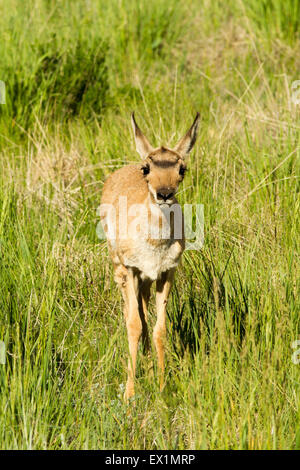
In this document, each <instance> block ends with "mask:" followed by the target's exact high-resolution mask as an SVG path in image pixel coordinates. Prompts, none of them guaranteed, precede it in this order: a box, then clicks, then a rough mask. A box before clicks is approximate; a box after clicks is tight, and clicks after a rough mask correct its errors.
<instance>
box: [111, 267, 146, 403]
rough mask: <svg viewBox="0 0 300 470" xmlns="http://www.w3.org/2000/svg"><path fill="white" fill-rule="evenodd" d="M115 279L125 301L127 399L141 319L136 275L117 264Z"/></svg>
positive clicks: (131, 392)
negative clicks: (127, 358) (127, 353)
mask: <svg viewBox="0 0 300 470" xmlns="http://www.w3.org/2000/svg"><path fill="white" fill-rule="evenodd" d="M115 279H116V281H117V282H118V284H119V285H120V287H121V291H122V294H123V298H124V303H125V308H124V313H125V320H126V326H127V335H128V345H129V361H128V378H127V384H126V390H125V398H126V400H127V399H128V398H130V397H132V396H133V395H134V378H135V369H136V356H137V350H138V344H139V339H140V337H141V333H142V321H141V319H140V314H139V305H138V299H137V295H138V288H137V279H136V275H135V274H134V272H133V271H132V269H130V268H126V267H125V266H122V265H119V266H118V267H117V268H116V271H115Z"/></svg>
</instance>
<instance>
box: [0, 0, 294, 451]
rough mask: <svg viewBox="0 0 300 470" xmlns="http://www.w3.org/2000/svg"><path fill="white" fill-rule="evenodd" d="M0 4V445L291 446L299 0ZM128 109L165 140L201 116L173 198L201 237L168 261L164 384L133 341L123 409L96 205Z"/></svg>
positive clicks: (117, 341) (117, 313)
mask: <svg viewBox="0 0 300 470" xmlns="http://www.w3.org/2000/svg"><path fill="white" fill-rule="evenodd" d="M2 6H3V8H2V11H3V14H2V15H1V18H0V27H1V32H2V36H3V40H4V41H5V47H4V49H3V50H2V58H1V62H0V79H1V80H3V81H5V83H6V92H7V96H6V98H7V104H6V105H0V148H1V172H0V257H1V264H0V285H1V296H0V339H1V340H3V341H4V342H5V345H6V350H7V354H6V364H5V365H0V387H1V393H0V447H1V448H3V449H85V448H86V449H96V448H100V449H112V448H115V449H140V448H146V449H153V448H154V449H195V448H196V449H200V448H201V449H224V448H225V449H283V448H288V449H296V448H299V447H300V428H299V416H300V415H299V409H300V408H299V379H300V377H299V371H300V365H297V364H294V363H293V362H292V354H293V353H294V352H295V350H294V349H293V347H292V342H293V341H295V340H297V339H299V229H300V227H299V148H300V141H299V116H300V114H299V105H298V106H297V105H295V104H294V103H293V101H292V88H291V85H292V82H293V81H294V80H297V79H299V78H300V77H299V76H298V75H297V71H298V70H300V56H299V53H298V51H299V15H298V13H297V12H299V2H298V1H294V2H283V1H277V2H275V1H270V2H259V1H258V0H248V1H246V0H243V1H242V0H240V1H239V2H235V1H230V2H227V3H226V5H225V4H224V2H220V1H214V2H213V1H208V0H203V1H199V2H192V1H189V0H188V1H181V0H180V1H175V0H168V1H164V2H163V1H162V0H153V1H151V2H146V1H144V0H143V1H131V2H129V1H125V0H121V1H120V0H118V1H117V0H113V1H111V2H104V1H102V0H98V1H95V2H88V1H83V0H80V1H78V2H62V1H55V2H54V1H44V0H39V1H35V2H27V3H26V5H24V3H23V2H20V1H19V0H11V1H10V2H9V8H8V6H7V3H6V4H5V8H4V3H3V5H2ZM133 109H134V110H135V111H136V114H137V117H138V119H139V122H140V123H141V127H142V128H143V130H144V131H145V133H146V134H147V135H148V136H149V139H150V140H151V141H152V142H153V144H159V143H161V142H164V143H166V144H169V145H172V144H175V142H176V141H177V140H178V139H179V137H180V136H181V134H182V133H183V132H184V131H185V130H186V128H187V127H188V126H189V125H190V124H191V122H192V119H193V115H194V113H195V111H196V110H199V111H200V112H201V126H200V131H199V138H198V142H197V144H196V148H195V151H194V152H193V154H192V155H191V157H190V159H189V162H188V166H189V171H188V172H187V175H186V178H185V180H184V184H183V186H182V188H181V191H180V194H179V198H180V200H181V202H182V203H196V202H197V203H202V204H203V205H204V215H205V243H204V247H203V249H202V250H201V251H199V252H186V253H185V255H184V258H183V262H182V265H181V267H180V268H179V269H178V272H177V276H176V281H175V285H174V288H173V291H172V297H171V299H170V303H169V306H168V336H167V338H168V339H167V344H166V348H167V355H166V356H167V357H166V359H167V367H166V384H165V389H164V390H163V392H162V393H160V392H159V388H158V383H157V379H156V370H155V374H154V378H152V377H151V375H150V374H149V370H148V369H149V367H148V364H147V361H146V358H144V357H143V356H142V351H140V354H139V363H138V371H137V396H136V399H135V401H134V403H131V404H130V407H129V408H130V412H129V411H128V406H127V405H126V404H125V403H124V401H123V387H124V385H123V384H124V383H125V381H126V364H127V355H128V354H127V338H126V329H125V324H124V319H123V315H122V302H121V296H120V294H119V292H118V290H117V288H116V286H115V284H114V281H113V273H112V267H111V265H110V261H109V258H108V254H107V250H106V246H105V243H104V242H102V241H100V240H99V239H98V238H97V235H96V226H97V223H98V222H99V220H98V217H97V214H96V209H97V206H98V205H99V203H100V196H101V188H102V184H103V181H104V180H105V178H106V176H107V175H108V174H110V173H111V172H112V171H113V170H114V169H116V168H119V167H120V166H122V165H124V164H126V163H129V162H132V161H137V160H138V156H137V154H136V152H135V149H134V144H133V141H132V135H131V128H130V122H129V121H130V120H129V117H130V112H131V111H132V110H133ZM154 322H155V308H154V298H152V300H151V316H150V324H151V326H152V327H153V324H154ZM153 356H154V354H153ZM154 363H155V361H154Z"/></svg>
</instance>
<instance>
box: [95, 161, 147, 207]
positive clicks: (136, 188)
mask: <svg viewBox="0 0 300 470" xmlns="http://www.w3.org/2000/svg"><path fill="white" fill-rule="evenodd" d="M147 194H148V187H147V183H146V181H145V179H144V177H143V173H142V171H141V165H140V164H131V165H126V166H123V167H122V168H120V169H119V170H116V171H115V172H114V173H112V174H111V175H110V176H109V177H108V178H107V180H106V182H105V183H104V186H103V191H102V199H101V203H102V204H112V205H117V204H118V200H119V197H120V196H125V197H126V198H127V205H128V206H130V205H131V204H138V203H143V202H144V200H145V199H146V197H147Z"/></svg>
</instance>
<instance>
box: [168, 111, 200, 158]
mask: <svg viewBox="0 0 300 470" xmlns="http://www.w3.org/2000/svg"><path fill="white" fill-rule="evenodd" d="M199 119H200V114H199V113H197V115H196V117H195V120H194V122H193V124H192V127H191V128H190V129H189V130H188V131H187V133H186V134H185V136H184V137H182V139H181V140H180V141H179V142H178V144H177V145H176V147H174V150H175V151H176V152H178V153H179V154H180V155H181V156H182V157H185V156H186V155H187V154H188V153H190V151H191V150H192V148H193V147H194V144H195V142H196V139H197V129H198V124H199Z"/></svg>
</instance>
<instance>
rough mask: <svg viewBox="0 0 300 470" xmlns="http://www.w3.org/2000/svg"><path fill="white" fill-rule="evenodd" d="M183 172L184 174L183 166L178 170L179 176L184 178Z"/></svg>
mask: <svg viewBox="0 0 300 470" xmlns="http://www.w3.org/2000/svg"><path fill="white" fill-rule="evenodd" d="M185 172H186V168H185V166H183V165H181V166H180V168H179V174H180V176H184V174H185Z"/></svg>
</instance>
